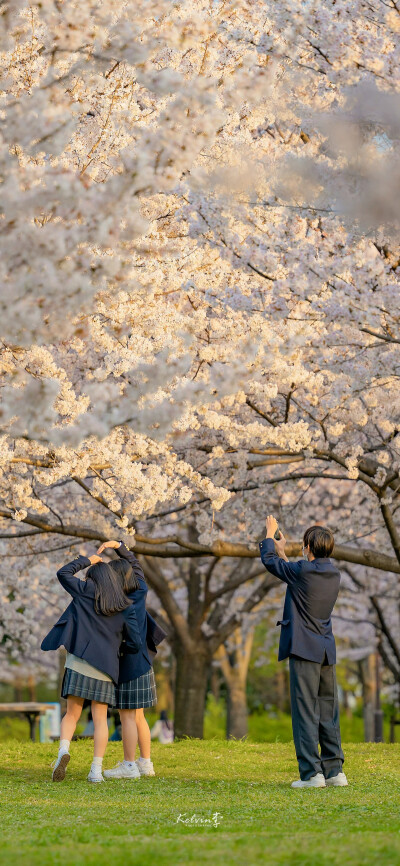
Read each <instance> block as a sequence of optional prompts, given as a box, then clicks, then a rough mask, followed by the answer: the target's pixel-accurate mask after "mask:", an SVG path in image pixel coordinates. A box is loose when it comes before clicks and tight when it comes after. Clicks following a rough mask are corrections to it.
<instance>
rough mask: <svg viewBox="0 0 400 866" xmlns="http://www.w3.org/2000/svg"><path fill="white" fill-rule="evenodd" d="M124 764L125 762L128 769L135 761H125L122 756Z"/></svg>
mask: <svg viewBox="0 0 400 866" xmlns="http://www.w3.org/2000/svg"><path fill="white" fill-rule="evenodd" d="M124 764H125V765H126V766H127V767H129V769H130V770H131V769H132V767H134V766H135V761H125V758H124Z"/></svg>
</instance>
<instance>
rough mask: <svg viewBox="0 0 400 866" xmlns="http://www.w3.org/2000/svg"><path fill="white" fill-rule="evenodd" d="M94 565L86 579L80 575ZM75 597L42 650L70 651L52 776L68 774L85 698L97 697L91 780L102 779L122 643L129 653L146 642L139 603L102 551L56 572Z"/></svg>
mask: <svg viewBox="0 0 400 866" xmlns="http://www.w3.org/2000/svg"><path fill="white" fill-rule="evenodd" d="M87 566H91V567H90V568H89V569H88V571H87V573H86V580H80V579H79V578H77V577H75V574H76V573H77V572H78V571H80V570H81V569H83V568H87ZM57 577H58V579H59V581H60V583H61V585H62V586H63V587H64V589H66V591H67V592H69V594H70V595H71V596H72V601H71V603H70V605H69V606H68V607H67V609H66V610H65V611H64V613H63V614H62V615H61V616H60V618H59V620H58V622H56V624H55V625H54V626H53V628H52V629H51V631H50V632H49V633H48V635H46V637H45V638H44V640H43V642H42V649H43V650H55V649H57V648H58V647H60V646H64V647H65V649H66V650H67V658H66V662H65V673H64V679H63V684H62V691H61V694H62V697H64V698H67V712H66V714H65V716H64V717H63V720H62V722H61V736H60V748H59V753H58V757H57V759H56V761H55V766H54V769H53V781H54V782H60V781H62V780H63V779H64V778H65V770H66V767H67V764H68V763H69V760H70V755H69V746H70V741H71V739H72V736H73V734H74V732H75V728H76V725H77V722H78V719H79V718H80V715H81V712H82V707H83V703H84V700H85V699H86V700H90V701H91V702H92V704H91V709H92V716H93V722H94V758H93V763H92V766H91V769H90V772H89V775H88V781H89V782H103V781H104V778H103V775H102V769H101V768H102V761H103V757H104V752H105V750H106V746H107V741H108V725H107V706H108V704H110V705H111V706H112V705H114V703H115V691H116V690H115V686H116V684H117V683H118V675H119V658H118V656H119V648H120V645H121V642H122V640H123V638H126V639H127V641H128V644H129V651H130V653H132V654H134V653H137V652H138V651H139V649H140V646H141V637H140V633H139V629H138V624H137V619H136V612H135V607H134V605H133V604H132V602H131V600H130V599H129V598H128V597H127V595H126V594H125V593H124V591H123V587H122V585H121V582H120V580H119V579H118V577H117V575H116V574H115V572H114V571H113V569H112V568H111V567H110V566H109V565H107V563H105V562H102V560H101V558H100V556H97V555H95V556H91V557H90V558H88V557H86V556H78V557H77V559H74V560H73V561H72V562H69V563H68V564H67V565H64V566H63V568H60V570H59V571H58V572H57Z"/></svg>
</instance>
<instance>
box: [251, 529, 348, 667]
mask: <svg viewBox="0 0 400 866" xmlns="http://www.w3.org/2000/svg"><path fill="white" fill-rule="evenodd" d="M260 553H261V561H262V563H263V565H265V568H266V569H267V571H269V572H270V573H271V574H273V575H275V577H278V578H279V580H283V581H284V583H286V584H287V590H286V596H285V605H284V608H283V617H282V619H281V620H278V622H277V625H280V626H281V637H280V641H279V655H278V661H283V659H286V658H287V657H288V656H290V655H296V656H299V657H300V658H302V659H307V661H312V662H320V663H321V662H323V660H324V658H325V652H326V654H327V658H328V664H330V665H333V664H335V662H336V645H335V638H334V636H333V632H332V621H331V614H332V610H333V608H334V605H335V602H336V599H337V597H338V593H339V586H340V571H339V569H338V568H337V567H336V565H334V563H333V562H332V560H331V559H328V558H325V557H318V558H316V559H313V560H312V561H311V562H309V561H308V560H306V559H299V560H298V561H297V562H286V561H285V560H284V559H281V557H280V556H278V554H277V553H276V552H275V544H274V541H273V539H272V538H264V540H263V541H261V542H260Z"/></svg>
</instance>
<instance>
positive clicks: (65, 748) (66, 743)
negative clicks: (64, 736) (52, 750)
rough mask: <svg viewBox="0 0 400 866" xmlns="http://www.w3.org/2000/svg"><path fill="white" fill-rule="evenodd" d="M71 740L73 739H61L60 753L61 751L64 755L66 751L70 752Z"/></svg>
mask: <svg viewBox="0 0 400 866" xmlns="http://www.w3.org/2000/svg"><path fill="white" fill-rule="evenodd" d="M70 742H71V740H60V745H59V749H58V754H60V752H61V753H62V754H63V755H64V754H65V752H69V744H70Z"/></svg>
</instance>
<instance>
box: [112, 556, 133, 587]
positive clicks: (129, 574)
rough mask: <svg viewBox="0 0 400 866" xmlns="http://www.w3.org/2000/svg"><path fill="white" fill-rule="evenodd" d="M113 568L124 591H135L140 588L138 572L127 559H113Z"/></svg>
mask: <svg viewBox="0 0 400 866" xmlns="http://www.w3.org/2000/svg"><path fill="white" fill-rule="evenodd" d="M110 566H111V568H112V570H113V571H114V572H115V574H116V575H117V577H118V578H119V581H120V586H121V585H122V589H123V591H124V593H126V594H128V593H130V592H135V589H140V583H139V581H138V579H137V577H136V574H135V572H134V570H133V568H132V566H131V565H130V564H129V562H128V561H127V560H126V559H113V561H112V562H110Z"/></svg>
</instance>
